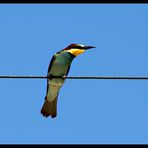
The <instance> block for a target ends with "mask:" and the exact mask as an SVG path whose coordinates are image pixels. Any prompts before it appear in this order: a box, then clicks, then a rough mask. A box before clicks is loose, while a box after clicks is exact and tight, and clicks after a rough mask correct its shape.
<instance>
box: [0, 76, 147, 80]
mask: <svg viewBox="0 0 148 148" xmlns="http://www.w3.org/2000/svg"><path fill="white" fill-rule="evenodd" d="M0 78H11V79H47V78H49V77H48V76H15V75H13V76H12V75H11V76H8V75H1V76H0ZM52 78H64V79H95V80H96V79H112V80H148V76H63V77H53V76H52Z"/></svg>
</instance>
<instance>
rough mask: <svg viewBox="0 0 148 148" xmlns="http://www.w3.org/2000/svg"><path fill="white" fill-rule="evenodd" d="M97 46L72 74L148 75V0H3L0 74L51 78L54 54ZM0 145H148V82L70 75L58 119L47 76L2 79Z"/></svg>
mask: <svg viewBox="0 0 148 148" xmlns="http://www.w3.org/2000/svg"><path fill="white" fill-rule="evenodd" d="M71 43H79V44H84V45H94V46H96V48H95V49H92V50H89V51H87V52H85V53H84V54H82V55H80V56H79V57H77V58H76V59H75V60H74V61H73V63H72V66H71V69H70V73H69V76H96V75H107V76H108V75H111V76H116V75H117V76H127V75H129V76H147V75H148V5H147V4H121V5H120V4H22V5H21V4H1V5H0V53H1V55H0V75H46V74H47V69H48V64H49V62H50V59H51V57H52V56H53V54H54V53H55V52H57V51H59V50H60V49H63V48H64V47H66V46H67V45H69V44H71ZM0 90H1V91H0V118H1V119H0V143H21V144H22V143H29V144H30V143H46V144H53V143H56V144H61V143H62V144H63V143H64V144H67V143H70V144H71V143H74V144H79V143H91V144H92V143H95V144H96V143H98V144H102V143H105V144H108V143H148V81H137V80H136V81H129V80H66V82H65V84H64V86H63V87H62V89H61V91H60V94H59V99H58V115H57V118H54V119H52V118H50V117H49V118H44V117H43V116H42V115H41V114H40V109H41V107H42V105H43V102H44V97H45V93H46V80H45V79H0Z"/></svg>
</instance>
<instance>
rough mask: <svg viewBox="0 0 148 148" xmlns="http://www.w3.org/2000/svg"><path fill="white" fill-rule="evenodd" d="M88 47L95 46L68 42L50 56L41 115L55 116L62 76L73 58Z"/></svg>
mask: <svg viewBox="0 0 148 148" xmlns="http://www.w3.org/2000/svg"><path fill="white" fill-rule="evenodd" d="M90 48H95V47H94V46H84V45H80V44H70V45H69V46H67V47H66V48H64V49H62V50H60V51H59V52H57V53H56V54H55V55H54V56H53V57H52V59H51V62H50V64H49V67H48V74H47V76H48V79H47V91H46V96H45V102H44V104H43V106H42V109H41V113H42V114H43V116H45V117H48V116H50V115H51V117H52V118H54V117H56V116H57V99H58V94H59V91H60V88H61V87H62V85H63V83H64V81H65V79H64V78H62V77H63V76H67V75H68V72H69V69H70V66H71V62H72V61H73V59H74V58H75V57H76V56H78V55H80V54H81V53H83V52H85V51H86V50H87V49H90ZM55 77H60V78H55Z"/></svg>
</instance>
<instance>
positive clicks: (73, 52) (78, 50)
mask: <svg viewBox="0 0 148 148" xmlns="http://www.w3.org/2000/svg"><path fill="white" fill-rule="evenodd" d="M67 51H68V52H70V53H71V54H73V55H74V56H77V55H79V54H81V53H83V52H85V50H83V49H70V50H67Z"/></svg>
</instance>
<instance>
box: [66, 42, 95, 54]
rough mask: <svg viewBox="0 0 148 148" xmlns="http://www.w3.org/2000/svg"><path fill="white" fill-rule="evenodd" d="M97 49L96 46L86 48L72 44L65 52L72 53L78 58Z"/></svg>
mask: <svg viewBox="0 0 148 148" xmlns="http://www.w3.org/2000/svg"><path fill="white" fill-rule="evenodd" d="M91 48H95V47H94V46H84V45H81V44H70V45H69V46H67V47H66V48H65V49H64V50H65V51H67V52H69V53H71V54H72V55H74V56H78V55H80V54H81V53H83V52H85V51H86V50H88V49H91Z"/></svg>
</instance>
